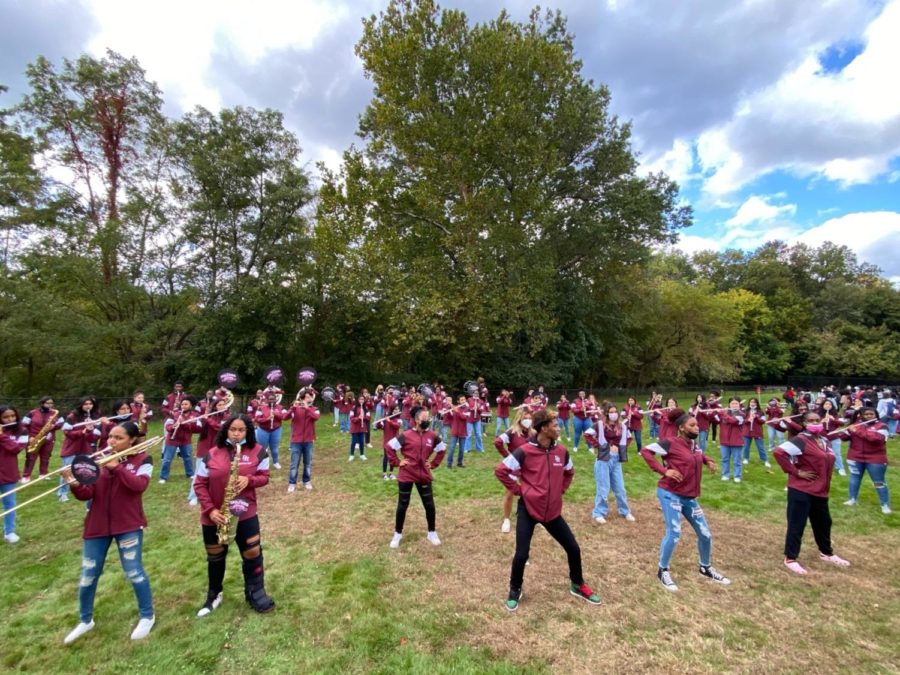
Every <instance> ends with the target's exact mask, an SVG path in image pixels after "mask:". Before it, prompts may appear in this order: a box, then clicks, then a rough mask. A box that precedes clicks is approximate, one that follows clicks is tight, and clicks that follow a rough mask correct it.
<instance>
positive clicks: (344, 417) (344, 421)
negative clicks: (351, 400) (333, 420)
mask: <svg viewBox="0 0 900 675" xmlns="http://www.w3.org/2000/svg"><path fill="white" fill-rule="evenodd" d="M340 425H341V428H340V431H341V433H344V434H349V433H350V413H341V414H340Z"/></svg>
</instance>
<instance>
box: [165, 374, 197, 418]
mask: <svg viewBox="0 0 900 675" xmlns="http://www.w3.org/2000/svg"><path fill="white" fill-rule="evenodd" d="M185 396H187V393H185V391H184V382H182V381H181V380H176V381H175V384H174V385H173V386H172V392H171V393H169V394H167V395H166V397H165V398H164V399H163V402H162V410H163V412H164V413H166V414H167V415H172V414H174V413H177V412H178V411H179V410H181V401H182V399H183V398H184V397H185ZM194 405H197V403H196V399H195V402H194Z"/></svg>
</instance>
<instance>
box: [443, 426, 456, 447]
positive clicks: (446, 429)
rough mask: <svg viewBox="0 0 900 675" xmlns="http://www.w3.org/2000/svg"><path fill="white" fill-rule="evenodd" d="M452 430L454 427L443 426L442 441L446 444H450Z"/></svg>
mask: <svg viewBox="0 0 900 675" xmlns="http://www.w3.org/2000/svg"><path fill="white" fill-rule="evenodd" d="M452 428H453V427H451V426H450V425H449V424H442V425H441V440H442V441H444V443H445V444H447V443H449V442H450V430H451V429H452Z"/></svg>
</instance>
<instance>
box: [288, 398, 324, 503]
mask: <svg viewBox="0 0 900 675" xmlns="http://www.w3.org/2000/svg"><path fill="white" fill-rule="evenodd" d="M315 400H316V391H315V389H313V388H312V387H304V388H303V389H301V390H300V395H299V400H297V401H294V404H293V405H292V406H291V409H290V413H291V416H290V419H291V470H290V472H289V474H288V490H287V491H288V492H294V491H295V490H296V489H297V472H298V470H299V469H300V457H301V456H302V457H303V487H304V488H305V489H307V490H312V453H313V444H314V443H315V440H316V422H318V421H319V417H320V416H321V412H319V409H318V408H316V407H315V406H313V403H315Z"/></svg>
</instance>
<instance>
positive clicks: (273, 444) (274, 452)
mask: <svg viewBox="0 0 900 675" xmlns="http://www.w3.org/2000/svg"><path fill="white" fill-rule="evenodd" d="M256 442H257V443H259V444H260V445H261V446H263V448H265V449H266V450H268V451H269V456H270V457H271V458H272V464H278V446H279V445H281V427H278V428H277V429H272V431H266V430H265V429H257V430H256Z"/></svg>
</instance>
